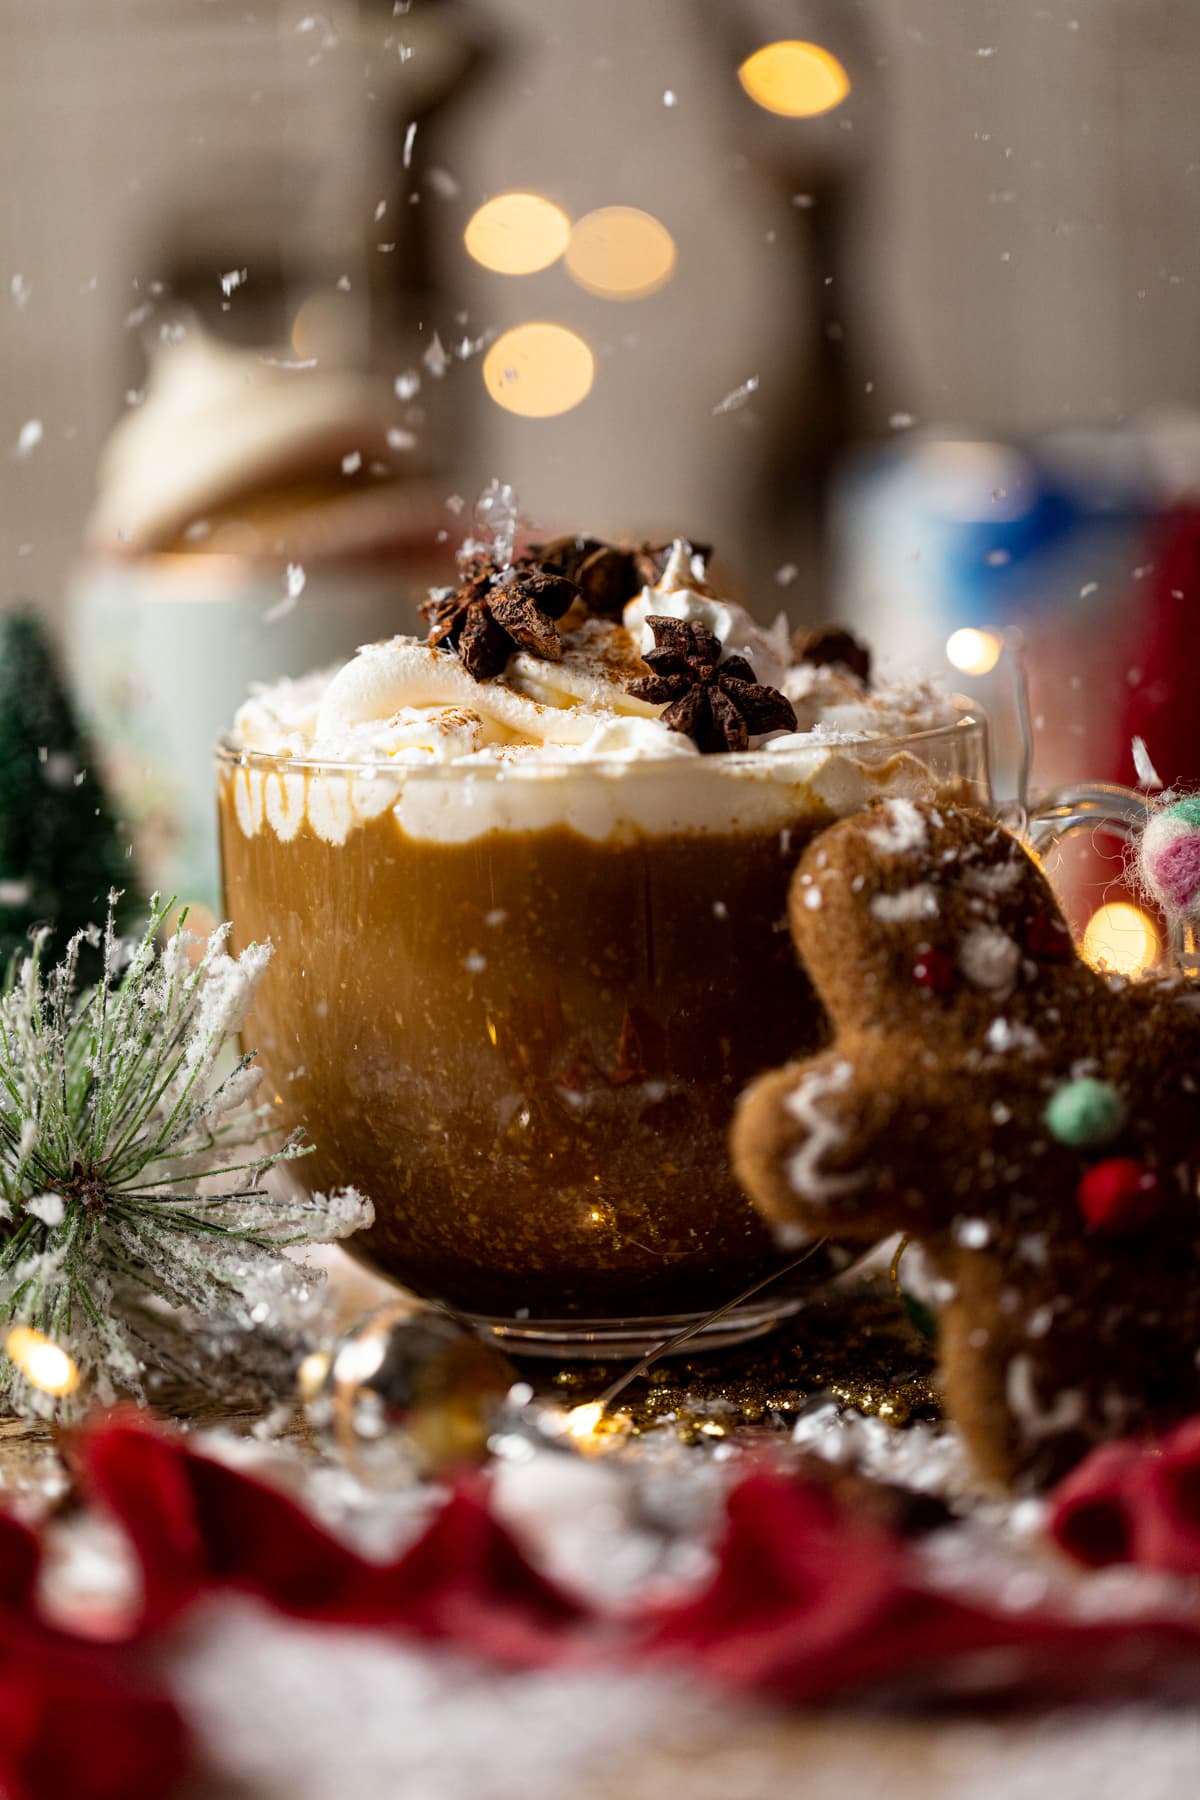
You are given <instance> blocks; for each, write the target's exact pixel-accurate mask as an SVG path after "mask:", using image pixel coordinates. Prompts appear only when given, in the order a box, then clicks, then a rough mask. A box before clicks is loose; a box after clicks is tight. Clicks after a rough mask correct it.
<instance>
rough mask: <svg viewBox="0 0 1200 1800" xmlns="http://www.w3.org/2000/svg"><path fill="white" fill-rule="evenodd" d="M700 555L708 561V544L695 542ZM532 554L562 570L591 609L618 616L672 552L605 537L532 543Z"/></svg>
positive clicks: (659, 546)
mask: <svg viewBox="0 0 1200 1800" xmlns="http://www.w3.org/2000/svg"><path fill="white" fill-rule="evenodd" d="M692 548H693V551H694V552H695V554H696V555H697V556H700V557H703V558H704V560H705V561H707V560H708V558H709V556H710V555H711V554H712V547H711V545H709V544H694V545H693V546H692ZM530 555H531V556H533V557H534V558H536V560H537V561H538V562H539V563H542V564H544V565H549V566H551V567H553V568H556V569H561V570H562V572H563V574H564V575H565V576H566V577H567V578H568V580H570V581H573V582H574V583H575V584H576V586H577V587H578V588H579V590H580V592H581V593H582V595H583V597H584V599H585V600H586V602H587V605H588V610H589V612H593V613H598V614H600V615H601V616H602V617H604V618H610V619H613V618H619V616H620V614H621V610H622V608H623V607H624V605H625V603H626V601H628V600H636V599H637V597H638V595H639V594H640V593H641V591H642V589H643V588H644V587H654V586H655V585H656V584H657V583H658V581H659V580H660V579H661V576H662V573H663V570H664V569H665V568H666V566H667V562H668V560H669V558H670V555H671V545H670V544H649V543H641V544H606V543H605V542H604V540H603V539H602V538H594V537H584V536H579V537H560V538H553V539H552V540H551V541H550V542H549V543H548V544H533V545H531V546H530Z"/></svg>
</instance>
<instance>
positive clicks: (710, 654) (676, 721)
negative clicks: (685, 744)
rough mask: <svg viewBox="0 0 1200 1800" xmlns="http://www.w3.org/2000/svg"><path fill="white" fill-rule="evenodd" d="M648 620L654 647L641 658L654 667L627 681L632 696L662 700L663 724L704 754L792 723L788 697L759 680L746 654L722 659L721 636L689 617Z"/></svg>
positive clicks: (741, 746)
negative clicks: (664, 705)
mask: <svg viewBox="0 0 1200 1800" xmlns="http://www.w3.org/2000/svg"><path fill="white" fill-rule="evenodd" d="M646 623H647V625H649V627H650V629H651V631H652V632H653V633H654V648H653V650H648V651H647V652H646V655H645V658H644V660H645V661H646V662H647V663H648V664H649V666H650V668H651V670H652V671H653V672H652V673H651V674H649V675H639V676H638V677H637V678H636V679H635V680H633V681H630V682H627V683H626V686H627V688H628V690H629V692H630V693H631V694H632V695H633V696H634V697H635V699H638V700H649V701H650V702H651V704H652V705H662V704H664V703H666V711H665V712H664V713H663V714H662V715H661V716H662V721H663V724H664V725H668V726H669V727H670V729H671V730H672V731H681V732H683V734H684V735H685V736H686V737H690V738H691V739H692V740H693V742H694V743H695V744H696V746H697V748H698V749H699V750H701V751H702V752H703V753H704V755H706V756H710V755H712V754H713V753H714V752H716V751H720V750H745V749H746V747H747V746H748V744H749V742H750V739H751V738H752V737H759V736H761V735H762V734H763V732H767V731H794V730H795V729H796V714H795V712H794V711H793V710H792V703H791V701H790V700H788V699H787V698H786V697H785V696H784V695H783V694H781V693H780V692H779V690H778V689H777V688H773V687H765V686H764V685H763V684H762V683H761V682H760V681H757V680H756V679H755V675H754V670H753V669H752V668H751V667H750V664H749V663H748V662H747V661H746V659H745V657H744V656H727V657H726V658H725V661H724V662H722V661H721V660H720V657H721V643H720V639H719V638H717V637H716V636H715V635H714V633H713V632H711V631H709V630H708V628H707V626H705V625H696V624H693V623H692V621H691V620H689V619H660V618H652V619H647V620H646Z"/></svg>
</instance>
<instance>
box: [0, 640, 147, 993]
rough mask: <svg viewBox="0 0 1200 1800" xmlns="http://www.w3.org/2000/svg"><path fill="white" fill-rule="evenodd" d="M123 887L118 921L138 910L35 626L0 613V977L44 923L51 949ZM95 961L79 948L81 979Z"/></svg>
mask: <svg viewBox="0 0 1200 1800" xmlns="http://www.w3.org/2000/svg"><path fill="white" fill-rule="evenodd" d="M113 888H116V889H120V890H123V894H122V899H121V901H120V902H119V911H118V925H119V926H120V927H121V928H122V929H124V928H125V927H126V926H127V925H128V924H129V923H130V922H131V921H132V920H133V919H134V918H135V917H137V916H138V914H139V913H144V911H145V907H144V904H143V903H142V901H141V900H140V898H139V896H138V895H137V893H136V891H135V887H134V882H133V879H132V869H131V865H130V858H129V846H128V840H127V838H126V837H125V836H124V835H123V834H122V832H121V831H120V829H119V828H118V825H117V822H116V819H115V817H114V815H113V812H112V808H111V807H110V805H109V802H108V799H107V796H106V795H105V793H104V790H103V787H102V785H101V782H100V779H99V777H98V775H97V772H96V768H95V764H94V762H93V760H92V755H91V751H90V749H89V747H88V744H87V740H86V738H85V737H84V734H83V732H82V731H81V730H80V727H79V724H78V721H77V719H76V717H75V713H74V709H73V707H72V705H71V701H70V698H69V696H68V694H67V690H66V686H65V684H64V682H63V679H62V676H61V674H60V672H59V669H58V665H57V662H56V660H55V657H54V653H53V650H52V648H51V645H50V642H49V638H48V636H47V633H46V630H45V627H44V626H43V624H42V622H41V620H40V619H39V617H38V615H37V613H36V612H34V611H33V610H32V608H29V607H21V608H19V609H18V610H16V611H12V612H8V613H5V614H0V971H2V970H3V968H4V966H5V964H6V963H7V962H8V959H9V957H10V956H11V955H12V953H13V951H14V950H17V949H19V948H21V947H22V946H27V945H28V941H29V932H30V929H31V927H33V926H38V925H49V926H52V927H53V928H54V930H55V934H56V937H57V940H58V942H59V943H60V944H65V943H66V941H67V940H68V939H69V938H71V937H72V936H74V934H75V933H76V932H79V931H83V930H85V929H86V927H87V926H89V925H91V924H93V923H95V922H96V921H97V920H100V919H103V917H104V915H105V911H106V909H107V906H108V895H109V891H110V889H113ZM98 967H99V965H98V961H97V959H96V957H95V953H94V951H93V950H92V948H91V946H90V945H88V944H87V943H86V942H85V944H84V945H83V957H82V962H81V973H82V975H83V976H84V978H85V979H94V977H95V975H96V974H97V973H98Z"/></svg>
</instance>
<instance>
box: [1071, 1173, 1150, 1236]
mask: <svg viewBox="0 0 1200 1800" xmlns="http://www.w3.org/2000/svg"><path fill="white" fill-rule="evenodd" d="M1075 1198H1076V1200H1077V1201H1078V1202H1079V1210H1080V1212H1081V1213H1082V1214H1083V1216H1084V1218H1085V1219H1086V1220H1087V1222H1088V1224H1089V1225H1090V1226H1091V1228H1092V1230H1093V1231H1103V1232H1106V1233H1108V1234H1109V1235H1111V1236H1113V1237H1120V1236H1123V1235H1124V1234H1125V1233H1126V1232H1133V1231H1141V1230H1143V1229H1144V1227H1145V1226H1147V1225H1150V1224H1153V1222H1154V1220H1155V1219H1156V1218H1157V1217H1158V1214H1159V1211H1160V1208H1161V1199H1162V1196H1161V1193H1160V1191H1159V1186H1158V1176H1157V1175H1156V1174H1155V1173H1154V1170H1153V1169H1148V1168H1147V1167H1146V1165H1145V1163H1140V1162H1136V1161H1135V1160H1134V1158H1133V1157H1131V1156H1110V1157H1109V1158H1108V1160H1107V1161H1106V1162H1100V1163H1097V1164H1096V1165H1095V1167H1094V1168H1091V1169H1089V1170H1088V1171H1087V1174H1086V1175H1084V1176H1083V1178H1082V1180H1081V1181H1080V1183H1079V1186H1078V1187H1077V1188H1076V1189H1075Z"/></svg>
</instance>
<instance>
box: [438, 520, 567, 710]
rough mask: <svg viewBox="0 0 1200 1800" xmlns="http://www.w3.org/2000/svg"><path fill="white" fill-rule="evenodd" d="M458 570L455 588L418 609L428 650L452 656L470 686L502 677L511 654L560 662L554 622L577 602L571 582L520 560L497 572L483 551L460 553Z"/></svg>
mask: <svg viewBox="0 0 1200 1800" xmlns="http://www.w3.org/2000/svg"><path fill="white" fill-rule="evenodd" d="M458 571H459V585H458V586H457V587H456V588H449V589H443V590H440V591H435V592H434V593H432V594H431V595H430V596H429V599H428V600H426V601H424V602H423V604H422V606H421V615H422V617H423V618H424V619H425V621H426V623H427V624H428V626H429V636H428V638H427V639H426V642H427V643H428V644H429V645H430V647H431V648H439V649H444V650H451V651H456V652H457V653H458V656H459V657H460V658H461V660H462V665H463V667H464V669H466V671H467V673H468V675H473V676H474V678H475V680H476V681H490V680H491V679H492V677H493V676H495V675H500V674H502V673H503V671H504V668H505V666H506V665H507V663H508V659H509V657H510V656H511V655H512V654H513V652H514V651H515V650H528V651H529V653H530V654H531V655H532V656H540V657H541V658H542V660H543V661H544V662H560V661H561V660H562V653H563V652H562V639H561V638H560V637H559V635H558V632H557V631H556V629H555V620H556V619H561V618H562V616H563V614H564V613H565V612H566V610H567V608H568V607H569V606H570V605H571V603H572V602H573V601H574V600H575V599H577V598H578V594H579V589H578V588H577V587H576V585H575V583H574V582H573V581H570V580H569V579H568V578H567V577H566V576H565V575H564V574H562V572H561V571H560V570H558V569H551V568H543V567H542V566H541V565H540V564H539V563H537V562H534V561H533V560H532V559H529V558H525V557H522V558H521V559H520V561H519V563H518V564H517V566H516V567H515V568H511V569H503V568H501V566H500V565H499V564H498V563H497V561H496V559H495V558H494V557H493V556H492V555H491V554H490V553H489V552H488V551H486V550H470V551H467V552H465V553H460V555H459V558H458Z"/></svg>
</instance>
